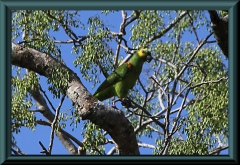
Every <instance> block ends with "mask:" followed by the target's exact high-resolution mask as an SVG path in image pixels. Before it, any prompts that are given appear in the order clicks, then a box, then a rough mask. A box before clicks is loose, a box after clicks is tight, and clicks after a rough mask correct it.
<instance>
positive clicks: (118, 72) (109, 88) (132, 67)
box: [93, 49, 152, 106]
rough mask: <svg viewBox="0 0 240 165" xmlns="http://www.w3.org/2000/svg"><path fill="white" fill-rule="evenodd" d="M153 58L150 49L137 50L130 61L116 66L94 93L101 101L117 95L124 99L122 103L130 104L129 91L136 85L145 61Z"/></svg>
mask: <svg viewBox="0 0 240 165" xmlns="http://www.w3.org/2000/svg"><path fill="white" fill-rule="evenodd" d="M151 60H152V56H151V52H150V51H149V50H147V49H139V50H137V51H136V52H135V53H134V55H133V56H132V57H131V58H130V60H129V61H128V62H125V63H123V64H122V65H120V66H119V67H118V68H116V69H115V70H114V71H113V72H112V73H111V74H110V75H109V76H108V77H107V78H106V79H105V80H104V81H103V83H102V84H101V85H100V86H99V87H98V89H97V90H96V92H95V93H94V94H93V95H94V96H95V97H96V98H97V99H98V100H100V101H103V100H106V99H108V98H111V97H113V96H117V97H118V98H119V99H120V100H122V104H126V105H124V106H127V104H128V105H129V103H127V99H126V98H127V94H128V91H129V89H132V88H133V86H134V85H135V83H136V81H137V79H138V77H139V75H140V73H141V71H142V66H143V64H144V62H146V61H147V62H150V61H151Z"/></svg>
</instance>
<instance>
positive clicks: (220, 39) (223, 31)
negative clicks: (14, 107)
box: [208, 10, 228, 58]
mask: <svg viewBox="0 0 240 165" xmlns="http://www.w3.org/2000/svg"><path fill="white" fill-rule="evenodd" d="M208 13H209V15H210V18H211V26H212V29H213V32H214V36H215V38H216V40H217V43H218V45H219V47H220V49H221V50H222V52H223V54H224V55H225V56H226V57H227V58H228V15H226V16H225V17H224V18H221V17H219V16H218V13H217V12H216V11H215V10H208Z"/></svg>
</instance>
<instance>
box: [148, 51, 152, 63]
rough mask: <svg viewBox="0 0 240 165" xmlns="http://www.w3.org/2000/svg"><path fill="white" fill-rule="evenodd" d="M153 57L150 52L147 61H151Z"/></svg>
mask: <svg viewBox="0 0 240 165" xmlns="http://www.w3.org/2000/svg"><path fill="white" fill-rule="evenodd" d="M152 59H153V57H152V55H151V53H148V54H147V62H148V63H149V62H151V61H152Z"/></svg>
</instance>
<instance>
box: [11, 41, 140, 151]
mask: <svg viewBox="0 0 240 165" xmlns="http://www.w3.org/2000/svg"><path fill="white" fill-rule="evenodd" d="M12 64H13V65H16V66H19V67H23V68H28V69H30V70H32V71H34V72H36V73H38V74H40V75H43V76H45V77H47V78H49V77H51V75H52V74H54V73H52V69H51V68H52V66H56V65H58V66H61V67H62V68H64V69H66V70H67V71H68V72H69V74H70V76H71V77H72V79H71V80H69V81H68V89H67V91H66V95H67V96H68V98H69V99H71V100H72V102H73V103H75V105H76V106H77V108H78V112H79V115H80V117H81V118H82V119H83V120H90V121H91V122H93V123H94V124H96V125H98V126H99V127H100V128H102V129H104V130H105V131H107V132H108V133H109V135H110V136H111V137H112V139H113V140H114V142H115V143H116V145H117V148H118V150H119V154H120V155H129V154H133V155H138V154H140V153H139V148H138V145H137V140H136V135H135V133H134V129H133V127H132V125H131V123H130V122H129V121H128V120H127V119H126V118H125V116H124V114H123V112H122V111H120V110H117V109H114V108H112V107H108V106H105V105H104V104H103V103H102V102H100V101H98V100H97V99H96V98H95V97H93V96H92V95H91V94H90V93H89V92H88V91H87V89H86V88H85V87H84V85H83V84H82V82H81V81H80V79H79V77H77V75H76V73H74V72H73V71H72V70H71V69H69V68H68V67H66V66H65V65H64V64H61V63H59V62H58V61H57V60H56V59H54V58H53V57H52V56H51V55H47V54H45V53H42V52H39V51H37V50H35V49H31V48H24V47H22V46H20V45H17V44H14V43H12ZM60 78H62V79H64V77H60ZM53 118H54V116H52V120H53Z"/></svg>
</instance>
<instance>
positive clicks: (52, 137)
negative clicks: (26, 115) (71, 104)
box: [48, 95, 66, 155]
mask: <svg viewBox="0 0 240 165" xmlns="http://www.w3.org/2000/svg"><path fill="white" fill-rule="evenodd" d="M65 96H66V95H63V97H62V99H61V101H60V104H59V106H58V108H57V110H56V115H55V117H54V120H53V122H52V130H51V136H50V144H49V148H48V152H49V154H50V155H51V152H52V147H53V139H54V131H55V126H56V123H57V120H58V115H59V111H60V109H61V107H62V104H63V101H64V99H65Z"/></svg>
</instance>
